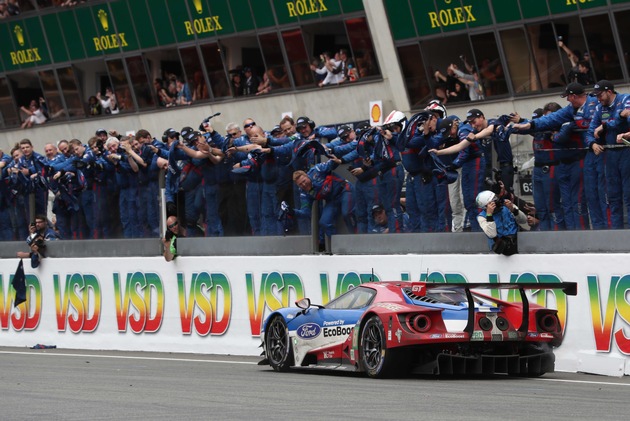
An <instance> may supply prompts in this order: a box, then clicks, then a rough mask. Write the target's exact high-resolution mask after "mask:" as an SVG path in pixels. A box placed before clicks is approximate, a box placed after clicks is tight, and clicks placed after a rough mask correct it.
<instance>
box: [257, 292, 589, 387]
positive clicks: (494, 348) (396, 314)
mask: <svg viewBox="0 0 630 421" xmlns="http://www.w3.org/2000/svg"><path fill="white" fill-rule="evenodd" d="M479 289H484V290H488V289H512V290H518V292H519V296H520V302H507V301H503V300H500V299H497V298H494V297H492V296H489V295H484V294H481V293H479V292H478V291H477V290H479ZM549 289H552V290H560V291H562V292H563V293H564V294H566V295H576V294H577V284H576V283H574V282H562V283H512V284H499V283H446V284H443V283H425V282H391V281H389V282H370V283H365V284H361V285H360V286H357V287H355V288H353V289H351V290H349V291H347V292H346V293H345V294H343V295H340V296H339V297H337V298H336V299H334V300H333V301H331V302H329V303H328V304H326V305H325V306H322V305H314V304H312V303H311V301H310V299H309V298H303V299H301V300H299V301H297V302H296V305H297V308H295V307H287V308H281V309H279V310H276V311H273V312H272V313H271V314H269V316H268V317H267V318H266V319H265V322H264V325H263V330H262V333H261V339H262V345H261V346H262V347H263V357H264V359H263V360H262V361H261V362H260V363H259V364H269V365H271V367H273V369H274V370H276V371H287V370H290V369H293V368H302V369H305V368H323V369H331V370H348V371H358V372H364V373H366V374H367V375H368V376H369V377H375V378H381V377H392V376H402V375H407V374H411V373H415V374H436V375H468V374H474V375H495V374H507V375H515V376H541V375H543V374H545V373H549V372H553V371H554V364H555V356H554V354H553V348H554V347H557V346H559V345H560V344H561V343H562V339H563V332H562V326H561V323H560V320H559V318H558V314H557V310H553V309H549V308H545V307H542V306H539V305H537V304H533V303H530V302H529V299H528V297H527V294H526V292H525V291H526V290H549ZM560 291H558V292H556V294H560V293H561V292H560Z"/></svg>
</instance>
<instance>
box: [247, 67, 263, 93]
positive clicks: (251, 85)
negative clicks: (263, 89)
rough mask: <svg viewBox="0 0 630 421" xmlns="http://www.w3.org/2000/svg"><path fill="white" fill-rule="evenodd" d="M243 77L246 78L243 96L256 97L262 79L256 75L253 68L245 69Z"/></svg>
mask: <svg viewBox="0 0 630 421" xmlns="http://www.w3.org/2000/svg"><path fill="white" fill-rule="evenodd" d="M243 75H244V76H245V81H244V84H243V95H256V92H258V86H259V85H260V79H259V78H258V76H256V75H254V72H253V71H252V69H251V67H245V68H243Z"/></svg>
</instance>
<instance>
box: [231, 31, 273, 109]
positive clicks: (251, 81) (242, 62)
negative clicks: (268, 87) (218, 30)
mask: <svg viewBox="0 0 630 421" xmlns="http://www.w3.org/2000/svg"><path fill="white" fill-rule="evenodd" d="M221 44H222V45H223V46H224V47H226V48H227V51H229V54H225V57H226V58H227V65H228V68H229V69H230V70H229V74H230V86H231V89H232V95H234V96H236V97H239V96H243V95H256V93H257V92H258V86H259V84H260V78H261V76H262V75H263V74H264V73H265V62H264V60H263V54H262V52H261V50H260V45H259V43H258V37H256V36H251V37H236V38H228V39H225V40H222V41H221ZM248 69H249V72H246V70H248Z"/></svg>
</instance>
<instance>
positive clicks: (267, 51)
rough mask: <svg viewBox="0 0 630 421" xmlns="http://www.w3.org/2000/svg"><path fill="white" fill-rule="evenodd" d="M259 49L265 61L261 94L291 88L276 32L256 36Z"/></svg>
mask: <svg viewBox="0 0 630 421" xmlns="http://www.w3.org/2000/svg"><path fill="white" fill-rule="evenodd" d="M258 41H259V43H260V49H261V50H262V53H263V59H264V61H265V74H264V75H263V86H262V87H261V90H260V92H261V94H262V93H273V92H277V91H282V90H287V89H289V88H290V87H291V81H290V80H289V73H288V72H287V66H286V64H285V62H284V57H283V55H282V47H281V45H280V39H279V38H278V33H277V32H271V33H268V34H261V35H258Z"/></svg>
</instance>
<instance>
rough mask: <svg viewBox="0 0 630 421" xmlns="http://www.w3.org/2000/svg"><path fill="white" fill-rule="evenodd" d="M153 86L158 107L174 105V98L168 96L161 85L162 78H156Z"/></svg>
mask: <svg viewBox="0 0 630 421" xmlns="http://www.w3.org/2000/svg"><path fill="white" fill-rule="evenodd" d="M153 87H154V88H155V92H156V94H157V97H158V104H159V106H160V107H172V106H173V105H175V98H173V97H172V96H170V95H169V93H168V91H167V90H166V89H165V88H164V86H162V79H160V78H156V79H155V80H154V81H153Z"/></svg>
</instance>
